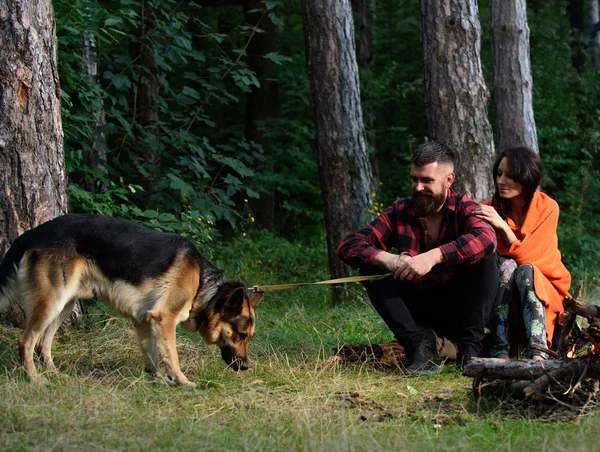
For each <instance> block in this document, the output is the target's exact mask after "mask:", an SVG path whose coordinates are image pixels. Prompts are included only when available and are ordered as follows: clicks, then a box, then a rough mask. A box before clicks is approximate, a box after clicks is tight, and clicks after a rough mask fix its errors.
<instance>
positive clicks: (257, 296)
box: [250, 292, 265, 309]
mask: <svg viewBox="0 0 600 452" xmlns="http://www.w3.org/2000/svg"><path fill="white" fill-rule="evenodd" d="M264 296H265V293H264V292H254V293H252V295H250V306H252V309H256V308H257V307H258V305H259V304H260V302H261V300H262V299H263V297H264Z"/></svg>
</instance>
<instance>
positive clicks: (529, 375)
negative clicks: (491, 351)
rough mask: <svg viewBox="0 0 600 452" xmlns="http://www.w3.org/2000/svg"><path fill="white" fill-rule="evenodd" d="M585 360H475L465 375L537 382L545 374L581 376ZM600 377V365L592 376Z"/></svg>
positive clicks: (592, 371)
mask: <svg viewBox="0 0 600 452" xmlns="http://www.w3.org/2000/svg"><path fill="white" fill-rule="evenodd" d="M585 365H586V363H585V360H583V359H567V360H562V359H559V360H545V361H536V360H533V359H523V360H511V361H507V360H504V359H496V358H473V359H472V360H471V361H469V362H468V363H467V364H466V365H465V369H464V372H463V374H464V375H465V376H467V377H474V378H487V379H498V380H535V379H537V378H539V377H541V376H542V375H545V374H553V375H556V374H558V373H560V374H561V375H565V374H571V375H576V376H579V375H581V373H582V372H583V369H584V368H585ZM599 375H600V363H595V364H594V365H593V366H592V367H591V373H590V376H593V378H597V377H598V376H599Z"/></svg>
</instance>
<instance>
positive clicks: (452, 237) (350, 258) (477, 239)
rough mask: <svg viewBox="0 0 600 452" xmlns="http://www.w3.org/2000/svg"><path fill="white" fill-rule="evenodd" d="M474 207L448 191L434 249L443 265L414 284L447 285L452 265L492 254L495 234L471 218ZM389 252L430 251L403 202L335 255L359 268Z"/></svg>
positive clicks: (484, 223) (454, 268)
mask: <svg viewBox="0 0 600 452" xmlns="http://www.w3.org/2000/svg"><path fill="white" fill-rule="evenodd" d="M476 206H477V203H476V202H475V201H473V200H472V199H471V198H469V197H467V196H464V195H461V194H458V193H455V192H454V191H452V190H451V189H449V190H448V199H447V201H446V204H445V205H444V208H443V218H442V224H441V226H440V231H439V236H438V242H437V245H435V246H433V247H436V246H437V247H439V249H440V250H441V251H442V253H443V255H444V258H445V261H446V262H445V263H444V264H441V265H436V266H435V267H433V269H432V270H431V271H430V272H429V273H428V274H427V275H425V276H424V277H423V278H420V279H418V280H413V282H414V283H416V284H418V285H420V286H425V285H429V284H439V283H443V282H447V281H449V280H451V279H452V278H453V277H454V276H455V274H456V271H457V270H458V268H457V266H456V265H453V264H472V263H475V262H478V261H479V260H481V259H483V258H484V257H486V256H490V255H491V254H493V253H494V251H495V250H496V233H495V232H494V229H493V228H492V227H491V226H490V225H489V223H488V222H487V221H485V220H482V219H481V218H478V217H476V216H475V215H473V210H474V209H475V207H476ZM391 248H396V249H397V250H398V252H403V251H406V252H407V253H409V254H410V255H411V256H416V255H417V254H421V253H423V252H425V251H428V250H429V249H431V248H427V245H426V243H425V229H424V227H423V224H422V222H421V221H420V220H419V218H417V217H416V215H415V213H414V211H413V210H412V209H411V208H410V207H409V206H408V204H407V200H406V199H405V200H402V201H396V202H394V204H392V205H391V206H390V207H388V208H387V209H386V210H385V211H384V212H383V213H382V214H381V215H380V216H379V217H378V218H377V219H375V220H374V221H373V222H372V223H371V224H369V225H367V226H365V227H364V228H362V229H361V230H360V231H358V232H357V233H354V234H350V235H348V236H347V237H345V238H344V239H343V240H342V242H341V243H340V245H339V246H338V249H337V255H338V257H339V258H340V259H341V260H343V261H344V262H345V263H347V264H348V265H350V266H351V267H352V268H359V267H361V266H364V265H365V264H370V263H371V262H373V259H374V258H375V256H377V255H378V254H379V253H381V252H382V251H388V250H389V249H391Z"/></svg>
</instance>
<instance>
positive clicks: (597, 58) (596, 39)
mask: <svg viewBox="0 0 600 452" xmlns="http://www.w3.org/2000/svg"><path fill="white" fill-rule="evenodd" d="M588 17H589V21H590V34H591V42H590V54H591V57H592V64H593V65H594V71H595V72H596V74H598V73H600V54H599V52H600V17H599V14H598V0H591V1H590V5H589V13H588Z"/></svg>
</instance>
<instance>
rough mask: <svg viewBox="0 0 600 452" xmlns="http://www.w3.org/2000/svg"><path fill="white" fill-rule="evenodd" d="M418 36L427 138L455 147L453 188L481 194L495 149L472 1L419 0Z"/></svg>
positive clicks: (487, 186)
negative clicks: (454, 179)
mask: <svg viewBox="0 0 600 452" xmlns="http://www.w3.org/2000/svg"><path fill="white" fill-rule="evenodd" d="M421 40H422V45H423V70H424V76H425V104H426V109H427V122H428V127H429V134H430V138H431V139H432V140H436V141H439V142H441V143H444V144H446V145H447V146H449V147H450V148H452V149H453V150H454V151H455V152H456V155H457V161H456V164H455V173H456V176H457V177H456V181H455V183H454V184H455V185H454V188H455V189H456V190H457V191H459V192H461V193H464V194H466V195H469V196H471V197H473V198H474V199H476V200H483V199H485V198H487V197H489V196H490V195H491V193H492V191H493V183H492V177H491V176H492V166H493V162H494V158H495V155H494V154H495V153H494V142H493V136H492V128H491V126H490V123H489V121H488V117H487V104H488V100H489V93H488V89H487V87H486V84H485V80H484V78H483V73H482V70H481V61H480V56H479V51H480V47H481V26H480V23H479V12H478V9H477V1H476V0H421Z"/></svg>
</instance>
